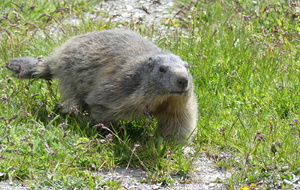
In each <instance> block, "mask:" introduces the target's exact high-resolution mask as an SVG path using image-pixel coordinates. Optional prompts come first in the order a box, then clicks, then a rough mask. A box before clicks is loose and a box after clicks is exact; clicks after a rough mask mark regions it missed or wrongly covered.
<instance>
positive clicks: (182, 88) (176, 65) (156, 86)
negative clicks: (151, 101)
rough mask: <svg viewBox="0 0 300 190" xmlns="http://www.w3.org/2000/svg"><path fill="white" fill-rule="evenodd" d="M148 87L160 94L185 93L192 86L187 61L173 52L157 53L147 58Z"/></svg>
mask: <svg viewBox="0 0 300 190" xmlns="http://www.w3.org/2000/svg"><path fill="white" fill-rule="evenodd" d="M147 72H148V73H149V79H148V85H147V86H148V88H149V90H151V91H150V93H151V92H154V91H155V93H157V94H160V95H168V94H170V95H187V94H188V92H189V91H191V88H192V77H191V74H190V72H189V68H188V63H187V62H184V61H182V60H181V58H180V57H179V56H176V55H174V54H171V53H170V54H159V55H155V56H152V57H150V58H149V60H148V62H147Z"/></svg>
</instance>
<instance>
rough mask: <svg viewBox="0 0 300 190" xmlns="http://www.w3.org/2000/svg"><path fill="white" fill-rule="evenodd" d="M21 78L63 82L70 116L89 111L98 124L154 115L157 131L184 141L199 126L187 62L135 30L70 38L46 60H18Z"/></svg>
mask: <svg viewBox="0 0 300 190" xmlns="http://www.w3.org/2000/svg"><path fill="white" fill-rule="evenodd" d="M7 68H9V69H10V70H12V71H14V72H15V74H16V76H17V77H19V78H42V79H51V78H58V79H59V80H60V90H61V93H62V95H63V97H64V99H65V105H66V107H65V111H68V110H70V108H71V107H72V106H74V105H77V106H79V107H85V108H87V109H88V110H89V112H90V113H91V115H92V118H93V119H94V120H95V121H96V122H98V123H99V122H101V123H110V122H112V123H116V122H118V121H120V120H135V119H139V118H141V117H142V116H144V114H145V112H148V113H150V114H151V115H153V116H155V117H156V118H157V121H158V132H159V134H162V135H164V136H172V137H174V136H176V137H178V140H180V141H182V140H184V139H186V138H188V137H190V136H191V135H192V133H193V131H194V130H195V129H196V126H197V117H198V108H197V100H196V96H195V93H194V87H193V82H192V76H191V74H190V72H189V67H188V63H186V62H184V61H183V60H182V59H181V58H180V57H179V56H177V55H174V54H172V53H171V52H168V51H163V50H161V49H160V48H159V47H158V46H157V45H155V44H154V43H152V42H151V41H149V40H148V39H146V38H144V37H142V36H141V35H140V34H138V33H136V32H133V31H131V30H124V29H113V30H102V31H96V32H90V33H86V34H83V35H79V36H75V37H73V38H71V39H69V40H68V41H67V42H66V43H65V44H63V45H62V46H61V47H59V48H57V49H56V50H55V51H54V53H53V54H52V55H50V56H49V57H48V58H46V59H45V60H43V61H42V60H39V59H34V58H30V57H23V58H14V59H12V60H10V61H9V62H8V63H7Z"/></svg>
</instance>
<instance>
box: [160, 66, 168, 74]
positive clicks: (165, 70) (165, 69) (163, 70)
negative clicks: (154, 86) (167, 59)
mask: <svg viewBox="0 0 300 190" xmlns="http://www.w3.org/2000/svg"><path fill="white" fill-rule="evenodd" d="M159 72H162V73H166V72H167V68H166V67H159Z"/></svg>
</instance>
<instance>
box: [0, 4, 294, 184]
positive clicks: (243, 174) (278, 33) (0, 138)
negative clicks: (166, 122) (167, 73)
mask: <svg viewBox="0 0 300 190" xmlns="http://www.w3.org/2000/svg"><path fill="white" fill-rule="evenodd" d="M97 5H99V1H96V0H94V1H86V0H74V1H26V2H25V1H21V0H16V1H13V2H12V1H11V2H9V1H5V0H0V31H1V33H0V40H1V45H0V48H1V51H0V63H1V68H0V82H1V83H0V90H1V91H0V98H1V99H0V101H1V104H0V108H1V109H0V110H1V112H0V180H20V181H22V182H23V183H25V184H26V185H27V186H30V187H35V188H41V187H45V186H50V187H54V188H61V189H74V188H79V189H80V188H93V189H97V188H101V187H103V186H108V187H110V188H112V189H114V188H118V187H120V185H121V182H120V181H108V182H107V181H104V180H103V179H102V177H101V176H99V175H98V174H97V172H98V171H101V170H105V169H112V168H116V167H120V166H121V167H135V166H138V167H141V168H143V169H144V170H145V171H146V172H147V174H148V175H149V179H147V180H146V181H145V182H157V181H160V182H165V183H171V182H172V178H171V177H170V176H173V175H175V174H177V175H183V176H184V175H186V174H187V172H189V171H191V170H192V165H193V160H194V159H196V157H197V156H198V155H197V154H195V155H194V157H190V156H189V155H185V154H183V153H182V148H183V147H184V146H185V145H180V146H179V145H174V144H172V142H168V141H165V140H163V139H162V138H161V137H159V136H156V135H155V134H154V130H155V121H152V120H151V119H150V118H147V117H145V118H144V119H142V120H141V121H136V122H132V123H126V122H125V123H120V126H121V127H112V128H108V127H106V126H103V125H101V124H99V125H96V126H94V125H91V124H90V120H89V115H88V113H82V112H81V111H80V110H78V109H76V108H75V109H74V111H73V113H71V114H62V112H61V110H60V107H61V106H60V104H61V101H62V100H61V97H60V94H59V90H58V89H57V81H55V80H53V81H43V80H19V79H16V78H13V77H12V75H11V73H10V72H9V71H8V70H7V69H6V68H5V63H6V62H7V61H8V60H9V59H11V58H13V57H21V56H23V57H24V56H31V57H38V56H44V57H46V56H47V55H49V54H50V53H51V52H52V51H53V49H54V48H55V47H57V46H59V45H60V44H62V43H63V42H64V41H66V40H67V39H69V38H70V37H71V36H74V35H78V34H81V33H85V32H88V31H93V30H102V29H108V28H112V27H114V23H112V22H108V23H104V22H101V20H100V21H99V20H92V19H89V17H88V14H94V15H100V14H104V13H102V12H99V11H95V10H94V7H95V6H97ZM178 6H179V7H180V9H181V11H179V12H178V13H177V14H176V15H177V18H176V19H175V18H174V19H170V20H167V21H162V22H163V23H164V24H165V25H166V26H168V27H169V28H175V30H170V32H169V35H168V36H160V35H159V31H158V30H157V29H156V28H155V26H153V27H152V28H145V27H144V26H143V24H142V23H138V24H137V23H124V26H127V27H131V28H132V29H134V30H138V31H140V32H141V33H142V35H146V36H147V37H148V38H150V39H151V38H154V37H157V36H158V37H157V38H156V43H158V45H159V46H160V47H162V48H163V49H169V50H171V51H172V52H174V53H175V54H178V55H180V56H181V57H182V58H183V59H184V60H186V61H188V62H189V63H190V64H191V67H192V68H191V70H192V73H193V76H194V82H195V88H196V93H197V97H198V101H199V112H200V114H199V123H198V131H197V135H196V139H195V140H194V142H193V145H192V147H193V148H194V149H195V150H196V152H197V153H200V152H201V153H203V152H204V153H206V155H207V156H209V157H210V158H211V159H212V160H214V162H215V164H216V165H217V166H219V167H221V168H224V169H227V170H229V171H231V172H232V177H231V178H230V179H228V180H227V181H225V182H224V183H226V184H227V185H228V188H230V189H238V188H242V187H243V188H249V189H250V188H252V189H266V188H292V187H293V185H296V180H297V179H299V177H297V176H299V175H300V159H299V157H300V152H299V151H300V124H299V106H300V105H299V104H300V103H299V102H300V101H299V100H300V98H299V93H300V90H299V77H300V73H299V69H300V67H299V54H300V51H299V48H300V47H299V39H300V38H299V37H300V36H299V33H300V26H299V19H300V16H299V10H300V5H299V4H297V3H294V2H292V1H279V0H269V1H246V0H245V1H223V0H216V1H186V0H181V1H180V3H178ZM71 18H72V19H73V20H76V21H79V22H80V24H79V25H72V22H70V19H71Z"/></svg>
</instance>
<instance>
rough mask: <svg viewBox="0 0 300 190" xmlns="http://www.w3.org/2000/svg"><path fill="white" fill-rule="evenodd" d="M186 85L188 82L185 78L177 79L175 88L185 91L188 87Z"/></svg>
mask: <svg viewBox="0 0 300 190" xmlns="http://www.w3.org/2000/svg"><path fill="white" fill-rule="evenodd" d="M188 84H189V81H188V79H187V78H185V77H180V78H178V79H177V86H178V87H179V88H180V89H182V90H185V89H186V87H187V86H188Z"/></svg>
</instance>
